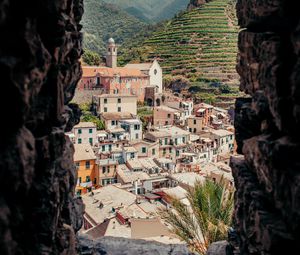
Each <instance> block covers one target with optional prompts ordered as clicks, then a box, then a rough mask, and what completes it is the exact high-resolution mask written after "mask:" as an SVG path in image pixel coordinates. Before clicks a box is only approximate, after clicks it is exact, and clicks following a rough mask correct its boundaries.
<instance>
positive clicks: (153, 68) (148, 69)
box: [125, 60, 163, 93]
mask: <svg viewBox="0 0 300 255" xmlns="http://www.w3.org/2000/svg"><path fill="white" fill-rule="evenodd" d="M125 68H129V69H138V70H140V71H142V72H143V73H144V74H146V75H149V76H150V86H155V87H156V88H157V91H156V92H157V93H162V90H163V88H162V87H163V78H162V77H163V72H162V68H161V67H160V65H159V63H158V61H157V60H154V61H153V62H152V63H141V64H127V65H126V66H125Z"/></svg>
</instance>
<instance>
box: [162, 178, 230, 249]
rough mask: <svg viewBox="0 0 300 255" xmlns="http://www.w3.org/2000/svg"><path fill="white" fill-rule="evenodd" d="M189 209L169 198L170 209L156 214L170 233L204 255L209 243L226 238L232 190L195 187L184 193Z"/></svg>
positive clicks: (203, 185) (211, 185)
mask: <svg viewBox="0 0 300 255" xmlns="http://www.w3.org/2000/svg"><path fill="white" fill-rule="evenodd" d="M187 198H188V201H189V204H190V205H189V206H187V205H186V204H184V203H182V202H181V201H180V200H178V199H177V198H171V201H172V202H171V205H172V209H163V210H161V211H160V214H161V216H162V218H163V219H164V220H165V221H166V222H167V223H169V224H170V225H171V227H172V229H173V232H174V233H175V234H176V235H177V236H179V238H180V239H182V240H183V241H185V242H186V243H187V244H188V245H189V247H190V248H191V249H192V250H194V251H196V252H198V253H200V254H206V251H207V248H208V246H209V245H210V244H211V243H212V242H216V241H220V240H224V239H226V238H227V232H228V229H229V227H230V224H231V220H232V212H233V190H232V189H230V188H227V187H226V186H225V185H224V182H223V180H221V181H220V182H219V183H215V182H213V181H209V180H206V181H205V182H204V183H196V185H195V187H194V188H193V189H190V190H189V191H188V193H187Z"/></svg>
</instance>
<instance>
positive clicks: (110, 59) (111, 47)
mask: <svg viewBox="0 0 300 255" xmlns="http://www.w3.org/2000/svg"><path fill="white" fill-rule="evenodd" d="M117 61H118V47H117V45H116V43H115V40H114V39H113V38H110V39H109V40H108V45H107V54H106V66H107V67H112V68H115V67H117Z"/></svg>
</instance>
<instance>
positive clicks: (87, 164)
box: [85, 161, 91, 169]
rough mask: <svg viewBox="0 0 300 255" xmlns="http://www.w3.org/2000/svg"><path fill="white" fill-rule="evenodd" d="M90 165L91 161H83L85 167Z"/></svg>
mask: <svg viewBox="0 0 300 255" xmlns="http://www.w3.org/2000/svg"><path fill="white" fill-rule="evenodd" d="M90 167H91V162H90V161H85V168H86V169H90Z"/></svg>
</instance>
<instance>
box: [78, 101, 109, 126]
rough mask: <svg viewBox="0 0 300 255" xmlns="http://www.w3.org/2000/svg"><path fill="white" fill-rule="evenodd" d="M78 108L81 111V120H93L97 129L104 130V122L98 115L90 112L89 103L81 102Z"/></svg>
mask: <svg viewBox="0 0 300 255" xmlns="http://www.w3.org/2000/svg"><path fill="white" fill-rule="evenodd" d="M79 107H80V110H81V112H82V115H81V118H80V121H82V122H93V123H95V124H96V126H97V130H104V129H105V124H104V122H103V121H102V120H100V119H99V118H98V117H96V116H95V115H93V114H92V112H91V111H90V110H91V105H90V104H81V105H80V106H79Z"/></svg>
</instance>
